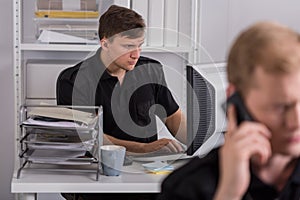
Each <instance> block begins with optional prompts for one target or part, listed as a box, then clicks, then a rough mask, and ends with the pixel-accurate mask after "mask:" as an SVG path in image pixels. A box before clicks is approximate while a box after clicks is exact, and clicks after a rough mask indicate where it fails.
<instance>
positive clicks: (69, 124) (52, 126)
mask: <svg viewBox="0 0 300 200" xmlns="http://www.w3.org/2000/svg"><path fill="white" fill-rule="evenodd" d="M93 110H94V109H93ZM27 113H28V118H27V119H26V120H24V121H23V122H22V124H21V126H23V127H24V130H26V134H27V136H25V137H24V139H22V140H24V141H23V143H24V144H25V145H26V147H27V149H28V150H27V151H25V154H24V156H25V157H27V159H28V160H29V161H32V162H35V163H61V162H69V161H70V159H75V160H76V159H78V158H80V159H83V158H85V159H93V156H92V155H93V153H89V152H94V148H95V147H96V146H97V134H98V133H99V132H98V130H97V128H96V127H97V125H98V123H99V119H98V116H97V115H96V114H95V113H89V112H83V111H79V110H74V109H69V108H66V107H55V106H49V107H48V106H37V107H32V108H30V109H28V112H27ZM87 155H89V156H88V157H86V156H87ZM89 161H91V160H89ZM81 162H82V161H81ZM71 163H72V162H70V164H71ZM79 163H80V162H79Z"/></svg>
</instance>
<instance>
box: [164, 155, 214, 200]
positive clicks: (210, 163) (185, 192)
mask: <svg viewBox="0 0 300 200" xmlns="http://www.w3.org/2000/svg"><path fill="white" fill-rule="evenodd" d="M218 160H219V159H218V149H214V150H212V151H211V152H210V153H209V154H207V155H206V156H205V157H203V158H199V157H195V158H193V159H192V160H191V161H189V162H188V163H187V164H185V165H184V166H182V167H180V168H179V169H177V170H175V171H174V172H173V173H171V174H170V175H169V176H168V177H167V178H166V179H165V180H164V181H163V183H162V196H163V197H164V198H162V199H173V200H176V199H181V197H182V198H183V197H184V198H185V199H210V198H212V197H213V194H214V192H215V189H216V187H217V183H218V176H219V162H218Z"/></svg>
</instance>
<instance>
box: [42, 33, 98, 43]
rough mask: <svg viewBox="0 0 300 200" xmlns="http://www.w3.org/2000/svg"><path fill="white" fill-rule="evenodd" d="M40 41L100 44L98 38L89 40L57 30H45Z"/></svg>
mask: <svg viewBox="0 0 300 200" xmlns="http://www.w3.org/2000/svg"><path fill="white" fill-rule="evenodd" d="M38 41H39V42H41V43H57V44H98V40H88V39H84V38H81V37H76V36H72V35H67V34H63V33H58V32H55V31H48V30H43V31H42V33H41V34H40V36H39V38H38Z"/></svg>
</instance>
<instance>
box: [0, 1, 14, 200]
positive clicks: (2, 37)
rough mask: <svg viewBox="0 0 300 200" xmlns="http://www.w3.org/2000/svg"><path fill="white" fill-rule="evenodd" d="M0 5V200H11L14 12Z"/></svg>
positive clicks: (9, 3) (7, 4)
mask: <svg viewBox="0 0 300 200" xmlns="http://www.w3.org/2000/svg"><path fill="white" fill-rule="evenodd" d="M12 5H13V3H12V0H1V1H0V27H1V31H0V60H1V62H0V97H1V101H0V102H1V103H0V134H1V136H0V137H1V138H0V198H1V199H7V200H10V199H13V195H12V194H11V193H10V181H11V176H12V172H13V167H14V164H13V162H14V160H13V158H14V146H13V145H14V96H13V95H14V92H13V91H14V90H13V66H12V61H13V58H12V53H13V45H12V44H13V31H12V30H13V18H12V13H13V8H12Z"/></svg>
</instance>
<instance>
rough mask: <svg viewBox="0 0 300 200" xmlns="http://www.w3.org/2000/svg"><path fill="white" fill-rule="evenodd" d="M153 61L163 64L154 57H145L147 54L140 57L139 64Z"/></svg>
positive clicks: (153, 62)
mask: <svg viewBox="0 0 300 200" xmlns="http://www.w3.org/2000/svg"><path fill="white" fill-rule="evenodd" d="M151 63H152V64H158V65H161V63H160V62H159V61H157V60H154V59H152V58H148V57H145V56H140V58H139V60H138V62H137V65H143V64H151Z"/></svg>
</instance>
